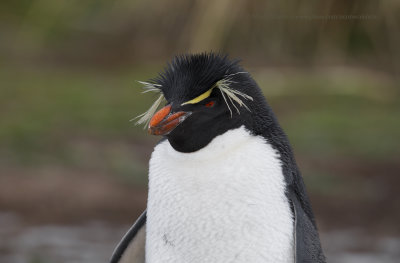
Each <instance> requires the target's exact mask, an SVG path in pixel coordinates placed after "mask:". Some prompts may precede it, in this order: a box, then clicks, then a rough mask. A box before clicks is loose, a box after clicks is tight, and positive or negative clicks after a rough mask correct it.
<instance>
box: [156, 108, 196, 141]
mask: <svg viewBox="0 0 400 263" xmlns="http://www.w3.org/2000/svg"><path fill="white" fill-rule="evenodd" d="M190 114H191V112H185V111H179V112H176V113H173V114H171V105H167V106H165V107H164V108H162V109H161V110H159V111H157V112H156V113H155V114H154V116H153V117H152V118H151V120H150V123H149V130H148V131H149V133H150V134H153V135H167V134H168V133H170V132H171V131H172V130H173V129H175V128H176V126H178V125H179V124H180V123H182V122H183V121H184V120H185V119H186V118H187V117H188V116H189V115H190Z"/></svg>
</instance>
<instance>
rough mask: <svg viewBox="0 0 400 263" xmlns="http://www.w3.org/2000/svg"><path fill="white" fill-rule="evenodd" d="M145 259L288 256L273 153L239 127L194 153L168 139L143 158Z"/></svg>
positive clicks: (288, 225)
mask: <svg viewBox="0 0 400 263" xmlns="http://www.w3.org/2000/svg"><path fill="white" fill-rule="evenodd" d="M146 231H147V233H146V262H147V263H154V262H167V263H168V262H171V263H172V262H174V263H180V262H182V263H183V262H185V263H187V262H194V263H196V262H209V263H213V262H215V263H220V262H246V263H249V262H252V263H257V262H293V240H294V239H293V218H292V213H291V210H290V207H289V203H288V200H287V198H286V196H285V181H284V177H283V174H282V168H281V163H280V161H279V158H278V154H277V153H276V152H275V151H274V150H273V148H272V147H271V146H270V145H269V144H268V143H266V142H265V140H264V139H262V138H261V137H256V136H252V135H250V134H249V133H248V132H247V131H246V130H245V129H244V128H243V127H241V128H238V129H236V130H232V131H228V132H226V133H225V134H223V135H220V136H218V137H216V138H215V139H214V140H213V141H212V142H211V143H210V144H209V145H208V146H207V147H205V148H203V149H201V150H199V151H197V152H194V153H179V152H177V151H175V150H174V149H173V148H172V147H171V145H170V144H169V142H168V141H164V142H162V143H161V144H159V145H158V146H157V147H156V148H155V150H154V152H153V154H152V157H151V160H150V173H149V197H148V204H147V225H146Z"/></svg>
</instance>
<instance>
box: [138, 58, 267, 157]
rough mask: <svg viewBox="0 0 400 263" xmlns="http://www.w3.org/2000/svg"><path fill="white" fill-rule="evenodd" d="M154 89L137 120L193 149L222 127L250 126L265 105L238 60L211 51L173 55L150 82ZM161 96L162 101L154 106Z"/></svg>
mask: <svg viewBox="0 0 400 263" xmlns="http://www.w3.org/2000/svg"><path fill="white" fill-rule="evenodd" d="M142 84H144V85H145V88H147V91H155V92H159V93H160V95H159V97H158V99H157V101H156V102H155V103H154V104H153V106H152V107H151V108H150V109H149V110H148V111H147V112H145V113H144V114H142V115H140V116H138V117H140V119H139V121H138V122H137V123H139V124H142V123H146V126H147V128H148V131H149V133H150V134H153V135H162V136H165V137H166V138H167V139H168V140H169V142H170V144H171V146H172V147H173V148H174V149H175V150H177V151H180V152H194V151H197V150H199V149H201V148H203V147H205V146H206V145H207V144H208V143H209V142H210V141H211V140H212V139H213V138H215V137H216V136H218V135H220V134H223V133H225V132H226V131H228V130H231V129H235V128H238V127H240V126H243V125H244V126H245V127H246V128H247V129H249V130H254V127H255V125H256V123H257V122H259V121H257V117H259V116H261V115H265V113H266V114H267V115H268V111H266V109H269V107H268V105H267V104H266V101H265V99H264V96H263V95H262V93H261V90H260V89H259V88H258V86H257V84H256V83H255V81H254V80H253V79H252V78H251V76H250V74H249V73H248V72H246V71H245V70H244V69H243V68H242V67H240V66H239V64H238V60H230V59H229V58H228V57H227V56H221V55H219V54H214V53H202V54H195V55H181V56H177V57H175V58H174V59H173V60H172V61H171V62H170V63H169V64H168V65H167V67H166V68H165V70H164V71H163V72H162V73H160V74H159V76H158V77H157V78H155V79H153V80H152V81H151V82H142ZM164 100H165V106H164V107H163V108H161V109H160V110H158V111H157V112H156V110H157V108H158V106H159V105H160V104H161V103H162V101H164Z"/></svg>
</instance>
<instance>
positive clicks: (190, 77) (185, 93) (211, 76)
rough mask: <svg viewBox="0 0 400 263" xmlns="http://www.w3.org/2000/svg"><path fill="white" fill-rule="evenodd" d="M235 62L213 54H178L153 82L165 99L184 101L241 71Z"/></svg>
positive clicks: (226, 57) (225, 56)
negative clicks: (159, 88) (159, 87)
mask: <svg viewBox="0 0 400 263" xmlns="http://www.w3.org/2000/svg"><path fill="white" fill-rule="evenodd" d="M238 63H239V60H230V59H229V58H228V56H227V55H222V54H216V53H200V54H194V55H193V54H184V55H178V56H176V57H175V58H174V59H172V61H171V62H169V63H168V64H167V67H166V68H165V69H164V71H163V72H162V73H160V74H159V76H158V77H157V78H156V79H154V80H153V81H154V82H155V83H157V84H158V85H161V90H162V92H163V94H164V97H165V98H166V99H167V100H168V101H174V102H178V103H179V102H184V101H187V100H190V99H192V98H194V97H197V96H198V95H200V94H202V93H204V92H205V91H207V90H208V89H210V88H211V87H212V86H213V85H214V84H215V83H216V82H217V81H219V80H221V79H223V78H224V77H225V76H226V75H230V74H234V73H237V72H240V71H243V69H242V68H241V67H240V66H239V65H238Z"/></svg>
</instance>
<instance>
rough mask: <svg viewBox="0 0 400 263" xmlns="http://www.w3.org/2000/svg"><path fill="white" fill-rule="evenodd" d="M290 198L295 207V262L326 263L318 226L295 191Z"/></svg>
mask: <svg viewBox="0 0 400 263" xmlns="http://www.w3.org/2000/svg"><path fill="white" fill-rule="evenodd" d="M290 198H291V202H292V206H293V213H294V225H295V249H296V253H295V262H296V263H324V262H326V259H325V256H324V254H323V252H322V248H321V243H320V240H319V235H318V231H317V228H316V226H315V225H314V223H313V222H312V220H311V219H310V218H309V216H308V215H307V214H306V212H305V211H304V209H303V207H302V205H301V203H300V201H299V199H298V197H297V195H296V193H295V192H294V191H292V192H291V194H290Z"/></svg>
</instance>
